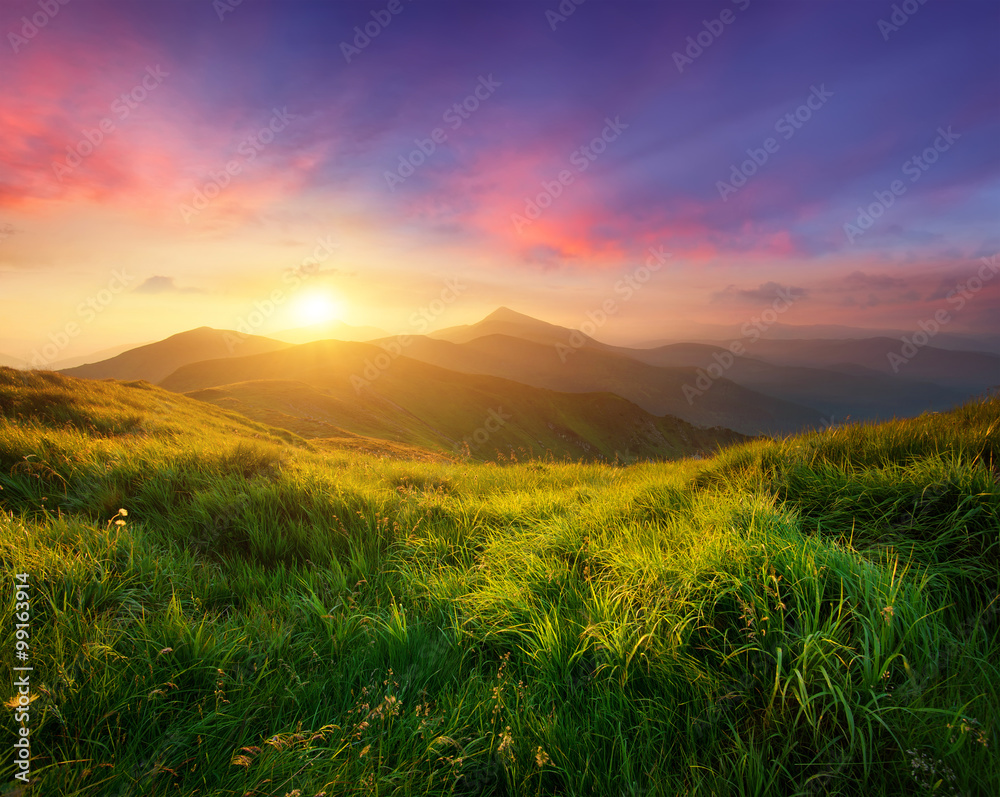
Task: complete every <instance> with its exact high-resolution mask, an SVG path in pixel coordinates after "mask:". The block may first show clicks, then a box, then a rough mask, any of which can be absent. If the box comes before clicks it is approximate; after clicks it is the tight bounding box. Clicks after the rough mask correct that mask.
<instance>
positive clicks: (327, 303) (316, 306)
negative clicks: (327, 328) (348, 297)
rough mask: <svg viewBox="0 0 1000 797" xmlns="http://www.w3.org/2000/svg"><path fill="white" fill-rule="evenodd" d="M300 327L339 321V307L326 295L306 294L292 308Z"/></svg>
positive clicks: (334, 300) (338, 304) (337, 303)
mask: <svg viewBox="0 0 1000 797" xmlns="http://www.w3.org/2000/svg"><path fill="white" fill-rule="evenodd" d="M293 310H294V311H295V318H296V320H298V322H299V325H300V326H312V325H314V324H325V323H328V322H330V321H337V320H339V319H340V314H341V306H340V302H338V301H337V300H336V299H335V298H334V297H333V296H331V295H330V294H328V293H308V294H305V295H304V296H302V297H301V298H300V299H299V300H298V301H297V302H296V303H295V306H294V308H293Z"/></svg>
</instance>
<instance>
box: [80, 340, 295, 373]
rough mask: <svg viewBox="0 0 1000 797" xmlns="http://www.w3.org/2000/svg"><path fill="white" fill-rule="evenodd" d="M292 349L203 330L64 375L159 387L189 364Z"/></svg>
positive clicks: (135, 350) (91, 364) (283, 345)
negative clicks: (140, 381) (152, 384)
mask: <svg viewBox="0 0 1000 797" xmlns="http://www.w3.org/2000/svg"><path fill="white" fill-rule="evenodd" d="M288 345H289V344H287V343H282V342H280V341H276V340H270V339H269V338H262V337H258V336H256V335H243V334H240V333H239V332H233V331H231V330H224V329H212V328H210V327H199V328H198V329H192V330H190V331H188V332H181V333H180V334H177V335H171V336H170V337H169V338H166V339H165V340H161V341H158V342H156V343H150V344H149V345H147V346H140V347H139V348H136V349H130V350H128V351H126V352H123V353H122V354H119V355H117V356H116V357H111V358H110V359H107V360H102V361H100V362H96V363H90V364H88V365H80V366H77V367H75V368H66V369H64V370H63V371H62V373H64V374H66V375H67V376H75V377H78V378H80V379H120V380H126V381H127V380H136V379H145V380H146V381H147V382H153V383H154V384H155V383H157V382H159V381H161V380H162V379H164V378H166V377H167V376H169V375H170V374H171V373H173V372H174V371H176V370H177V369H178V368H180V367H181V366H182V365H187V364H188V363H193V362H199V361H201V360H215V359H219V358H222V357H244V356H246V355H249V354H258V353H260V352H265V351H277V350H279V349H284V348H287V347H288Z"/></svg>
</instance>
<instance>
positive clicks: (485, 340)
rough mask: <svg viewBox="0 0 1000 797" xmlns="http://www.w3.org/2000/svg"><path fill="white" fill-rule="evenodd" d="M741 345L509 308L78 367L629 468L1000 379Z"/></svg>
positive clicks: (204, 340) (946, 403) (932, 358)
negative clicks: (592, 330) (634, 341)
mask: <svg viewBox="0 0 1000 797" xmlns="http://www.w3.org/2000/svg"><path fill="white" fill-rule="evenodd" d="M327 327H328V328H329V329H331V330H336V329H341V330H342V331H344V332H345V333H350V332H356V331H357V330H364V329H366V328H357V327H347V326H346V325H340V326H338V325H336V324H332V325H327ZM322 328H323V327H322V325H321V326H320V327H318V328H306V329H303V330H301V331H300V334H301V336H302V337H303V338H307V337H309V336H310V335H313V334H316V333H317V331H318V330H319V331H322ZM369 331H374V332H376V333H378V332H381V331H380V330H371V329H369ZM293 332H294V330H293ZM285 336H286V337H295V336H294V335H285ZM739 342H740V343H741V345H742V350H741V351H742V353H741V354H740V355H739V356H736V355H734V354H733V353H732V351H731V350H730V347H729V346H728V345H712V344H707V343H673V344H666V345H661V346H654V347H650V348H644V349H636V348H627V347H622V346H612V345H609V344H606V343H603V342H601V341H599V340H596V339H594V338H592V337H588V336H586V335H583V334H582V333H581V332H579V331H576V330H571V329H568V328H566V327H561V326H558V325H555V324H550V323H547V322H545V321H541V320H538V319H535V318H532V317H530V316H526V315H523V314H521V313H517V312H514V311H513V310H510V309H508V308H500V309H498V310H497V311H495V312H493V313H491V314H490V315H489V316H487V317H486V318H484V319H483V320H481V321H479V322H478V323H475V324H469V325H462V326H457V327H451V328H447V329H442V330H439V331H437V332H434V333H432V334H430V335H417V336H388V337H385V336H383V337H380V338H378V339H375V340H372V341H369V342H358V341H346V340H324V341H319V342H310V343H304V344H300V345H293V344H292V343H289V342H284V341H279V340H274V339H270V338H266V337H259V336H253V335H243V334H240V333H237V332H232V331H227V330H215V329H210V328H208V327H202V328H199V329H196V330H191V331H189V332H184V333H181V334H178V335H174V336H172V337H170V338H167V339H165V340H163V341H159V342H157V343H153V344H149V345H146V346H141V347H138V348H135V349H131V350H129V351H127V352H124V353H122V354H119V355H117V356H115V357H112V358H109V359H106V360H103V361H101V362H98V363H93V364H88V365H83V366H78V367H74V368H69V369H65V370H64V371H63V373H66V374H68V375H71V376H77V377H83V378H92V379H105V378H114V379H119V380H140V379H144V380H146V381H149V382H153V383H156V384H160V385H162V386H163V387H166V388H168V389H170V390H173V391H176V392H180V393H186V394H188V395H190V396H192V397H195V398H198V399H200V400H203V401H208V402H211V403H213V404H217V405H219V406H222V407H226V408H228V409H231V410H235V411H238V412H241V413H243V414H244V415H247V416H249V417H251V418H253V419H255V420H258V421H262V422H266V423H269V424H271V425H274V426H278V427H282V428H286V429H289V430H292V431H294V432H296V433H298V434H300V435H302V436H304V437H309V438H314V439H331V440H338V441H341V442H342V443H346V442H347V441H353V444H355V445H371V446H374V447H378V445H380V444H381V443H380V441H381V442H382V443H384V442H385V441H390V442H393V443H397V444H400V445H406V446H416V447H421V448H423V449H428V450H431V451H439V452H441V451H444V452H450V453H452V454H454V453H458V452H463V451H464V452H466V453H469V454H471V455H472V456H475V457H480V458H490V457H492V456H495V455H496V454H497V453H498V452H515V451H521V452H530V453H532V454H533V455H539V454H542V453H544V452H546V451H548V452H552V453H555V454H557V455H560V456H575V457H581V456H582V457H585V458H600V459H614V458H616V457H617V458H620V459H627V460H630V459H650V458H662V457H671V456H681V455H686V454H691V453H697V452H702V451H709V450H711V449H712V448H713V447H715V446H717V445H719V444H722V443H725V442H728V441H731V440H733V439H738V438H739V436H740V435H741V434H742V435H756V434H779V435H782V434H787V433H791V432H795V431H797V430H800V429H805V428H810V427H813V428H816V427H822V426H825V425H830V424H835V423H840V422H843V421H844V420H846V419H847V418H848V417H849V418H850V419H851V420H875V419H886V418H891V417H902V416H911V415H917V414H920V413H921V412H924V411H928V410H934V411H939V410H944V409H947V408H949V407H951V406H954V405H956V404H958V403H960V402H962V401H964V400H965V399H967V398H969V397H970V396H972V395H975V394H978V393H982V392H984V391H986V390H988V389H990V388H992V387H994V386H997V385H1000V356H997V355H995V354H990V353H985V352H973V351H963V352H956V351H944V350H941V349H937V348H935V347H933V346H924V347H922V348H919V349H918V350H915V351H914V352H910V354H911V355H912V356H910V357H908V358H906V360H907V361H906V362H904V363H902V364H900V363H899V361H898V360H897V361H895V364H896V366H897V367H896V368H895V370H894V368H893V361H891V360H890V357H889V355H890V354H893V353H898V352H900V351H901V350H902V349H901V347H902V343H901V342H900V340H898V339H892V338H887V337H873V338H864V339H846V340H824V339H815V340H804V339H803V340H796V339H787V340H783V339H764V338H761V339H754V338H749V337H747V338H743V339H742V340H740V341H739ZM736 350H737V351H740V350H739V349H736ZM725 430H732V432H727V431H725Z"/></svg>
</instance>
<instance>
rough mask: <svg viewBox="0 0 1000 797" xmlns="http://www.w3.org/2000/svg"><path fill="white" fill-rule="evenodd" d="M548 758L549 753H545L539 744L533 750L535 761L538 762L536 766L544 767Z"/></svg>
mask: <svg viewBox="0 0 1000 797" xmlns="http://www.w3.org/2000/svg"><path fill="white" fill-rule="evenodd" d="M550 760H551V759H550V758H549V754H548V753H546V752H545V751H544V750H543V749H542V748H541V746H539V748H538V749H537V750H535V763H536V764H538V766H540V767H544V766H545V765H546V764H548V763H549V761H550Z"/></svg>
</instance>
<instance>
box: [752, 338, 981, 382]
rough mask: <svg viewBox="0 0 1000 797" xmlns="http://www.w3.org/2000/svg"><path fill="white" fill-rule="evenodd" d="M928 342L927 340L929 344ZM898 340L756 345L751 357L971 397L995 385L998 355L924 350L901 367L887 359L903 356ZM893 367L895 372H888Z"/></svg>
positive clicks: (776, 341) (769, 342)
mask: <svg viewBox="0 0 1000 797" xmlns="http://www.w3.org/2000/svg"><path fill="white" fill-rule="evenodd" d="M931 342H932V343H933V339H932V340H931ZM902 352H903V343H902V342H901V341H900V340H899V339H898V338H884V337H879V338H870V339H867V340H763V339H762V340H759V341H757V342H756V343H754V356H757V357H760V358H762V359H766V360H767V361H769V362H772V363H775V364H778V365H792V366H807V367H823V368H829V369H833V370H840V371H844V372H845V373H850V372H852V371H855V372H856V371H857V368H858V367H859V366H860V367H861V368H866V369H870V370H872V371H877V372H879V373H882V374H892V375H894V376H896V377H898V378H899V379H901V380H905V381H907V382H910V381H918V382H931V383H934V384H937V385H941V386H943V387H946V388H949V389H952V390H960V391H963V392H965V393H967V394H977V393H981V392H982V391H984V390H986V389H988V388H991V387H994V386H996V385H1000V355H997V354H988V353H985V352H976V351H949V350H945V349H938V348H935V347H934V346H933V345H927V346H923V347H920V348H916V349H914V353H913V354H907V355H906V359H907V362H905V363H901V362H899V361H897V360H890V357H889V355H890V354H892V355H895V356H903V354H902ZM894 363H895V366H896V369H895V370H894V367H893V366H894Z"/></svg>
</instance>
